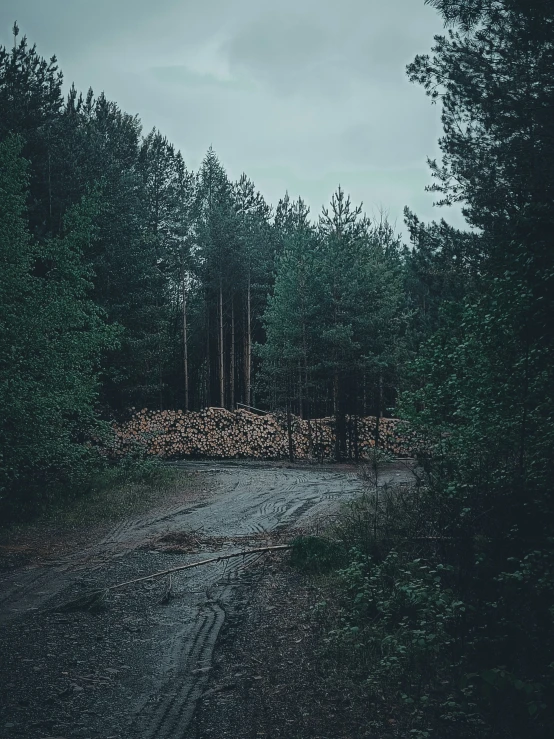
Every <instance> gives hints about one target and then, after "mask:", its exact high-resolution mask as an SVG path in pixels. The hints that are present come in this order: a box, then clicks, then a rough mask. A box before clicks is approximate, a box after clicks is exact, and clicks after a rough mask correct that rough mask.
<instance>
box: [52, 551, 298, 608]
mask: <svg viewBox="0 0 554 739" xmlns="http://www.w3.org/2000/svg"><path fill="white" fill-rule="evenodd" d="M284 549H292V546H291V545H290V544H278V545H276V546H272V547H256V548H255V549H246V550H243V551H242V552H234V553H233V554H220V555H219V556H218V557H210V558H209V559H202V560H201V561H200V562H191V563H190V564H186V565H179V566H178V567H171V568H170V569H169V570H160V571H159V572H153V573H152V574H151V575H144V576H143V577H136V578H134V579H133V580H125V582H118V583H115V585H109V586H108V587H107V588H102V589H101V590H94V591H93V592H90V593H87V594H85V595H81V596H79V597H78V598H75V600H70V601H69V602H68V603H64V604H63V605H62V606H59V608H56V609H55V610H56V611H83V610H89V609H91V608H96V607H97V606H98V605H99V604H100V603H103V602H104V601H105V598H106V595H107V594H108V592H109V591H110V590H117V589H118V588H123V587H125V586H126V585H134V584H135V583H138V582H145V581H146V580H155V579H156V578H157V577H163V576H164V575H171V574H173V573H174V572H181V571H182V570H190V569H192V568H193V567H201V566H202V565H207V564H211V563H212V562H222V561H223V560H225V559H232V558H233V557H246V556H247V555H248V554H265V553H266V552H275V551H279V550H281V551H282V550H284Z"/></svg>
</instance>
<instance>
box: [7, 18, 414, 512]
mask: <svg viewBox="0 0 554 739" xmlns="http://www.w3.org/2000/svg"><path fill="white" fill-rule="evenodd" d="M13 30H14V44H13V47H12V48H11V49H8V48H0V149H1V153H0V156H1V157H2V172H1V177H2V191H1V198H0V208H1V210H0V219H1V220H0V228H1V244H0V248H1V250H2V265H3V269H2V274H1V275H0V280H1V296H0V300H1V305H0V308H1V318H0V321H1V322H2V324H1V329H2V331H1V333H2V338H1V342H2V344H1V347H0V363H1V377H2V391H1V392H2V398H1V413H0V415H1V420H0V437H1V438H0V441H1V443H2V450H3V457H2V461H1V462H0V491H1V492H0V495H1V496H2V499H3V501H4V502H6V501H11V503H10V504H13V505H15V506H16V507H17V506H19V505H21V504H22V502H23V500H24V499H25V498H26V497H28V498H29V500H30V501H36V500H37V499H39V498H42V497H44V496H46V497H48V495H49V493H48V492H47V491H48V490H49V489H50V487H51V485H52V484H53V485H57V484H58V483H60V482H63V481H64V480H65V481H70V480H71V479H72V478H74V476H75V475H76V474H77V473H79V474H80V472H81V471H82V470H84V469H86V468H87V465H86V464H85V462H86V460H87V459H89V460H90V461H91V464H92V463H93V462H92V457H91V454H92V453H91V449H90V447H89V446H88V445H87V443H86V442H87V440H89V439H90V438H92V437H98V435H99V434H100V431H101V429H100V426H101V423H100V422H101V421H102V420H104V421H107V420H111V419H112V418H114V417H116V418H120V419H121V418H125V417H126V416H128V415H129V413H131V412H132V410H133V409H139V408H144V407H146V408H150V409H156V410H163V409H183V410H188V409H190V410H198V409H201V408H204V407H209V406H218V407H223V408H227V409H234V408H235V407H236V404H237V403H241V404H244V405H247V406H250V405H256V406H258V405H261V406H263V407H264V408H267V409H272V410H280V411H284V412H287V413H289V414H290V413H294V414H297V415H299V416H301V417H303V418H310V417H312V418H313V417H317V416H318V415H319V416H328V415H331V414H334V415H336V417H337V424H338V428H339V431H340V433H339V434H338V437H337V438H338V442H337V448H336V457H337V459H340V458H341V456H342V455H344V450H345V443H346V431H345V424H344V418H345V416H346V414H351V415H352V414H354V415H368V414H373V415H377V416H381V415H383V414H386V413H387V409H390V408H391V407H393V406H394V404H395V400H396V396H397V394H398V391H399V389H400V387H401V378H402V372H403V369H402V368H403V364H404V362H405V360H406V358H407V357H408V356H409V354H410V351H412V350H413V348H414V346H415V345H413V340H412V339H413V337H414V336H415V334H414V332H413V330H412V327H411V326H410V323H411V322H412V323H413V320H414V319H413V314H414V311H413V310H412V308H411V307H410V306H411V303H412V298H410V297H409V294H410V293H411V292H414V291H415V292H414V295H415V293H416V292H417V291H418V290H423V291H425V288H422V287H421V285H420V278H421V274H420V273H419V272H418V271H417V268H416V267H415V262H414V258H413V255H412V253H410V252H407V251H406V250H405V248H404V247H402V245H401V242H400V239H399V237H398V236H397V235H396V234H395V233H394V231H393V229H392V228H391V226H390V225H389V224H388V222H387V220H386V218H381V219H380V220H379V221H377V222H372V221H370V220H369V219H368V218H367V217H366V216H365V215H364V214H363V213H362V211H361V206H360V207H354V206H352V204H351V203H350V199H349V198H348V197H347V196H346V195H345V193H344V191H343V190H342V189H341V188H340V187H339V188H338V190H337V192H336V193H335V195H334V196H333V198H332V201H331V204H330V207H329V209H323V211H322V214H321V216H320V217H319V218H318V219H316V220H315V221H312V220H310V217H309V212H308V208H307V207H306V205H305V204H304V202H303V201H302V199H301V198H298V200H296V201H292V200H291V199H290V198H289V197H288V195H285V196H284V197H283V198H282V199H281V200H280V202H279V203H278V204H277V206H276V207H275V208H273V207H272V206H270V205H269V204H267V203H266V202H265V201H264V198H263V197H262V196H261V194H260V193H259V192H258V191H257V189H256V187H255V185H254V183H253V182H252V181H251V180H249V179H248V177H247V176H246V175H245V174H243V175H242V176H241V177H240V178H239V179H238V181H235V182H232V181H231V180H230V178H229V177H228V175H227V173H226V172H225V170H224V168H223V166H222V165H221V163H220V162H219V160H218V158H217V156H216V154H215V152H214V151H213V150H212V149H211V148H210V150H209V151H208V152H207V154H206V156H205V158H204V160H203V162H202V164H201V166H200V169H199V171H197V172H194V171H191V170H190V169H188V168H187V166H186V164H185V162H184V160H183V158H182V156H181V154H180V153H179V152H178V151H176V150H175V148H174V147H173V145H172V144H171V143H170V142H169V141H168V140H167V139H166V138H165V137H164V136H163V135H162V134H161V133H160V132H159V131H157V130H153V131H151V132H150V133H148V134H146V135H143V133H142V129H141V124H140V121H139V119H138V118H137V117H136V116H133V115H129V114H127V113H125V112H123V111H121V110H120V108H119V107H118V106H117V104H116V103H114V102H112V101H109V100H108V99H107V98H106V97H105V96H104V95H103V94H100V95H98V96H95V95H94V93H93V91H92V90H89V91H88V93H87V94H86V95H82V94H80V93H79V92H78V91H77V90H76V89H75V88H74V87H71V88H70V90H69V92H68V94H67V95H66V96H65V97H64V94H63V78H62V74H61V72H60V70H59V69H58V66H57V62H56V59H55V57H54V58H52V59H50V60H45V59H43V58H42V57H41V56H40V55H39V53H38V52H37V50H36V48H35V47H34V46H30V45H29V44H28V42H27V39H26V38H25V37H23V38H21V37H20V36H19V29H18V28H17V25H15V26H14V29H13ZM412 264H413V265H414V268H413V269H412ZM408 275H409V277H408ZM416 285H417V287H414V286H416ZM425 310H428V307H427V306H426V308H425ZM418 330H419V329H418ZM418 341H419V339H418V340H417V341H416V343H418ZM412 345H413V346H412ZM99 424H100V425H99ZM31 490H33V491H34V492H32V493H31V492H30V491H31Z"/></svg>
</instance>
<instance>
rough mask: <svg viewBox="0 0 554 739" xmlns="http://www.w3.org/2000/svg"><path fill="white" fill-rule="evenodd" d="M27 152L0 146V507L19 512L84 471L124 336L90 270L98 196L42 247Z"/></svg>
mask: <svg viewBox="0 0 554 739" xmlns="http://www.w3.org/2000/svg"><path fill="white" fill-rule="evenodd" d="M21 149H22V142H21V141H20V140H19V139H17V138H16V137H9V138H7V139H6V140H5V141H4V142H2V143H1V144H0V253H1V262H2V270H0V337H1V346H0V377H1V378H2V381H1V384H0V408H1V412H0V424H1V425H0V441H1V444H0V446H1V449H2V456H1V458H0V496H1V497H0V502H1V507H2V508H4V509H6V508H7V509H13V510H17V511H18V512H19V513H21V512H22V510H24V509H25V507H26V506H27V505H30V504H31V503H32V504H36V502H37V499H40V498H45V497H46V496H47V495H48V494H49V493H50V492H51V488H50V487H49V486H48V483H53V482H60V481H67V480H68V479H70V478H71V476H72V475H75V474H77V472H78V465H83V463H84V461H85V457H86V448H85V447H84V446H83V444H82V441H83V439H84V438H86V437H87V435H88V434H90V432H91V431H92V430H93V429H94V428H96V419H95V413H94V410H95V402H96V398H97V393H98V369H99V360H100V354H101V352H102V351H103V350H105V349H106V348H107V347H108V346H110V345H113V344H114V341H115V336H116V335H115V333H114V331H109V330H107V328H106V326H105V324H104V319H103V316H102V312H101V311H99V310H98V308H97V307H96V306H95V305H94V304H93V303H92V302H91V300H90V298H89V295H90V291H91V282H90V280H91V273H90V270H89V269H88V268H87V267H86V266H85V265H84V264H83V250H84V247H85V246H87V245H88V243H89V241H90V240H91V239H92V238H93V222H94V218H95V215H96V211H97V208H98V199H97V197H96V196H95V195H91V196H90V197H88V198H86V199H85V200H84V201H83V203H82V204H81V205H80V206H78V207H76V208H74V209H73V210H72V211H71V212H70V213H69V214H68V216H67V218H66V230H65V233H64V235H63V236H62V237H59V238H56V239H50V240H48V241H46V242H45V243H44V244H41V245H38V244H37V243H36V242H34V241H33V239H32V238H31V236H30V234H29V230H28V226H27V223H26V219H25V215H26V213H25V199H26V191H27V183H28V174H27V167H26V163H25V161H24V160H23V159H22V158H21Z"/></svg>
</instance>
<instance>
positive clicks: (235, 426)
mask: <svg viewBox="0 0 554 739" xmlns="http://www.w3.org/2000/svg"><path fill="white" fill-rule="evenodd" d="M375 424H376V419H375V418H373V417H368V418H359V417H347V418H346V449H345V450H344V451H345V457H346V458H347V459H355V458H356V457H358V458H359V459H360V460H363V459H367V458H368V457H369V455H370V453H371V450H372V449H373V448H374V447H375ZM113 430H114V437H113V444H112V447H111V449H110V454H112V455H113V456H116V457H122V456H125V455H127V454H129V453H132V452H134V451H137V450H138V451H141V452H143V453H146V454H147V455H149V456H155V457H159V458H162V459H182V458H186V457H192V458H214V459H218V458H219V459H240V458H249V459H288V457H289V426H288V421H287V417H286V416H284V415H273V414H266V415H256V414H254V413H251V412H249V411H247V410H242V409H240V410H236V411H228V410H225V409H224V408H206V409H204V410H202V411H198V412H194V411H189V412H186V413H185V412H183V411H149V410H146V409H144V410H142V411H139V412H138V413H136V414H135V415H134V416H133V417H132V418H131V419H130V420H129V421H127V422H126V423H122V424H114V427H113ZM290 432H291V437H292V448H293V455H294V458H295V459H297V460H310V459H313V460H319V461H320V462H323V461H328V460H331V459H334V458H335V419H334V418H333V417H331V418H319V419H315V420H311V421H308V420H304V419H301V418H297V417H295V416H293V417H292V420H291V425H290ZM378 446H379V448H380V449H382V450H383V451H386V452H388V453H390V454H393V455H395V456H411V455H412V453H413V439H412V435H411V434H410V433H409V431H408V429H407V427H406V424H405V423H403V422H402V421H399V420H397V419H390V418H381V419H379V444H378ZM356 452H357V453H356Z"/></svg>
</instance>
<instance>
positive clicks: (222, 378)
mask: <svg viewBox="0 0 554 739" xmlns="http://www.w3.org/2000/svg"><path fill="white" fill-rule="evenodd" d="M218 354H219V405H220V407H221V408H225V372H224V369H225V368H224V362H223V280H222V278H221V277H220V278H219V351H218Z"/></svg>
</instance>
